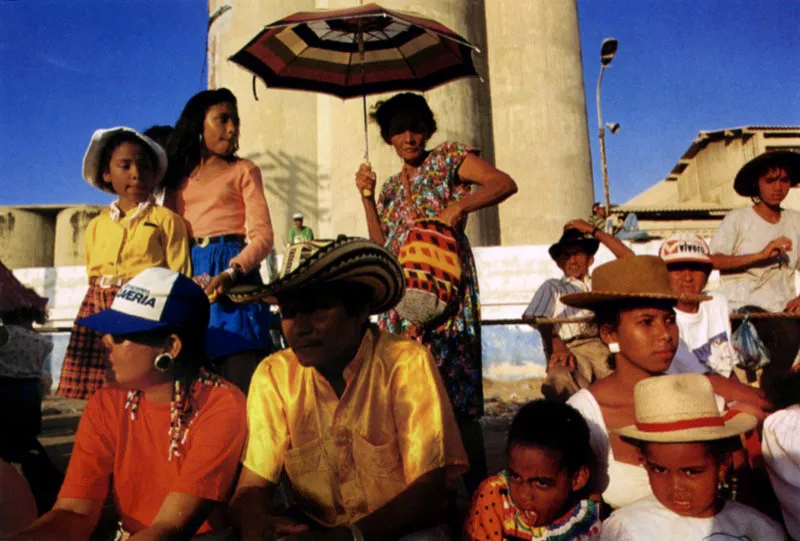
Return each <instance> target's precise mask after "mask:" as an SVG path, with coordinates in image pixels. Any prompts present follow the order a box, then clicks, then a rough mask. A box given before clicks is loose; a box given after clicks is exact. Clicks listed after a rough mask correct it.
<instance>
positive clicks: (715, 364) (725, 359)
mask: <svg viewBox="0 0 800 541" xmlns="http://www.w3.org/2000/svg"><path fill="white" fill-rule="evenodd" d="M658 255H659V257H661V259H662V260H664V262H665V263H666V264H667V269H668V270H669V279H670V284H671V286H672V289H673V291H675V292H676V293H685V294H689V295H698V294H700V293H703V294H706V295H710V296H711V300H710V301H705V302H702V303H693V302H686V301H678V304H677V305H676V306H675V320H676V322H677V324H678V329H679V330H680V344H679V345H678V351H677V353H675V358H674V359H673V360H672V365H671V366H670V367H669V369H668V370H667V372H666V373H667V374H686V373H696V374H705V375H707V376H708V377H709V379H710V380H711V384H712V385H713V386H714V391H715V392H716V393H717V394H718V395H720V396H722V397H723V398H725V400H726V401H727V402H734V401H736V402H746V403H750V404H753V405H755V406H757V407H758V408H759V409H762V410H763V409H765V408H768V407H769V403H768V402H767V401H766V400H765V399H764V398H763V396H762V393H761V392H760V391H758V390H756V389H753V388H752V387H749V386H747V385H744V384H742V383H740V382H739V380H738V379H737V378H736V376H735V374H734V373H733V367H734V365H735V364H736V362H737V361H738V356H737V354H736V351H735V350H734V349H733V346H732V345H731V337H732V336H733V333H732V332H731V322H730V313H729V310H728V301H727V299H726V298H725V296H724V295H723V294H722V293H720V292H706V291H704V290H705V287H706V284H707V283H708V276H709V274H711V270H712V264H711V257H710V250H709V248H708V245H707V244H706V242H705V241H704V240H703V239H701V238H700V237H698V236H697V235H695V234H693V233H686V232H681V233H676V234H675V235H673V236H672V237H670V238H669V239H667V240H666V241H664V243H663V244H662V245H661V248H660V249H659V251H658ZM762 418H763V417H762Z"/></svg>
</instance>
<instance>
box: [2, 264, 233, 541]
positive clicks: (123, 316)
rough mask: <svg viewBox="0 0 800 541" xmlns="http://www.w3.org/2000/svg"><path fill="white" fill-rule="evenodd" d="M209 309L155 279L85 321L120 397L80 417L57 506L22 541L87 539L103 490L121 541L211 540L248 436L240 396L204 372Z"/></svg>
mask: <svg viewBox="0 0 800 541" xmlns="http://www.w3.org/2000/svg"><path fill="white" fill-rule="evenodd" d="M208 313H209V304H208V299H207V297H206V295H205V293H204V292H203V290H202V289H201V288H200V287H198V286H197V285H196V284H195V283H194V282H192V280H191V279H189V278H187V277H185V276H183V275H182V274H179V273H177V272H174V271H171V270H168V269H164V268H150V269H147V270H145V271H143V272H142V273H140V274H139V275H137V276H136V277H134V278H133V279H132V280H131V281H130V282H128V283H127V284H126V285H125V286H123V287H122V289H120V291H119V294H118V295H117V296H116V298H115V299H114V302H113V304H112V305H111V308H110V309H108V310H105V311H103V312H100V313H98V314H94V315H92V316H89V317H87V318H84V319H81V320H80V323H81V324H82V325H86V326H87V327H89V328H92V329H94V330H96V331H98V332H99V333H102V335H103V343H104V344H105V345H106V347H107V348H108V349H109V351H110V354H109V358H110V362H111V366H112V367H113V370H114V374H115V376H116V380H117V383H118V385H119V387H109V388H105V389H101V390H99V391H98V392H96V393H95V394H94V395H93V396H92V398H91V399H90V400H89V402H88V404H87V405H86V408H85V410H84V412H83V417H82V419H81V423H80V426H79V427H78V432H77V435H76V438H75V446H74V449H73V452H72V456H71V458H70V464H69V467H68V468H67V475H66V478H65V480H64V484H63V485H62V487H61V492H60V493H59V498H58V501H57V502H56V505H55V507H54V509H53V511H51V512H50V513H47V514H46V515H45V516H43V517H42V518H40V519H39V520H38V521H37V522H36V523H34V524H33V525H32V526H31V527H30V528H29V529H28V530H26V531H24V532H22V533H20V534H19V535H18V536H15V537H12V539H14V540H18V539H88V538H89V536H90V535H91V534H92V531H93V529H94V528H95V526H96V524H97V522H98V519H99V517H100V513H101V510H102V507H103V505H104V502H105V501H106V499H107V496H108V491H109V487H110V490H111V491H112V492H113V496H114V497H113V500H114V502H115V503H116V505H117V508H118V512H119V516H120V534H119V535H120V536H122V537H118V538H123V539H124V538H125V537H124V536H125V535H128V534H141V535H142V537H146V538H147V539H156V538H157V539H162V538H177V539H188V538H190V537H192V536H193V535H194V534H195V533H204V532H208V531H214V530H216V529H218V527H219V526H220V524H218V523H216V522H215V521H214V520H213V519H212V518H211V517H213V516H215V515H214V514H213V513H212V510H214V509H215V508H220V510H221V508H222V503H223V502H224V501H226V500H227V498H228V496H229V493H230V489H231V487H232V484H233V482H234V479H235V476H236V473H237V470H238V461H239V458H240V456H241V452H242V448H243V446H244V440H245V435H246V418H245V399H244V395H242V393H241V392H240V391H239V390H238V389H237V388H236V387H235V386H234V385H231V384H228V383H227V382H225V381H224V380H223V379H222V378H220V377H218V376H214V375H211V374H209V373H208V372H206V371H205V368H204V367H205V365H207V364H208V363H207V360H206V359H205V354H204V351H205V350H204V335H205V333H206V329H207V326H208Z"/></svg>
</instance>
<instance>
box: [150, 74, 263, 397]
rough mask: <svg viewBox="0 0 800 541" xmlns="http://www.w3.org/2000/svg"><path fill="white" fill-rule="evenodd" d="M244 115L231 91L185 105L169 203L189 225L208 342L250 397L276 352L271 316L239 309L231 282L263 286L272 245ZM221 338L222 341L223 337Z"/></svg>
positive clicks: (174, 139)
mask: <svg viewBox="0 0 800 541" xmlns="http://www.w3.org/2000/svg"><path fill="white" fill-rule="evenodd" d="M238 147H239V113H238V111H237V108H236V97H235V96H234V95H233V94H232V93H231V91H230V90H228V89H225V88H221V89H218V90H206V91H203V92H200V93H199V94H196V95H195V96H193V97H192V98H191V99H190V100H189V101H188V102H187V104H186V107H184V109H183V112H182V113H181V116H180V118H179V119H178V122H177V124H176V125H175V131H174V132H173V133H172V135H170V138H169V140H168V142H167V150H168V154H169V169H168V171H167V177H166V180H165V186H166V187H167V190H168V196H167V198H166V201H165V204H166V205H167V206H169V207H170V208H172V209H173V210H174V211H175V212H177V213H178V214H179V215H181V216H182V217H183V219H184V220H186V224H187V229H188V231H189V236H190V238H191V246H192V268H193V270H194V276H195V281H198V282H199V283H201V285H202V286H203V287H205V290H206V294H207V295H208V296H209V299H210V300H211V301H212V303H213V304H212V305H211V321H210V324H209V327H210V328H211V329H212V333H213V332H214V331H215V330H216V333H217V335H216V336H214V334H211V335H210V336H211V337H212V340H211V342H213V343H216V344H224V350H223V351H213V350H211V351H209V354H210V355H211V356H212V357H222V362H221V371H222V374H223V376H224V377H225V378H226V379H228V380H229V381H232V382H233V383H236V385H238V386H239V387H240V388H241V389H242V391H243V392H245V393H247V389H248V387H249V385H250V377H251V376H252V373H253V370H255V367H256V365H257V364H258V362H259V361H260V360H261V359H262V358H263V357H264V355H265V354H267V353H269V352H270V351H271V350H272V344H271V342H270V339H269V328H270V319H271V316H270V312H269V309H268V307H266V306H265V305H262V304H234V303H233V302H231V301H230V299H228V298H227V297H226V296H225V292H226V291H227V290H228V289H229V288H230V287H231V286H232V285H233V284H259V285H260V284H261V283H262V281H261V276H260V275H259V272H258V269H259V266H260V264H261V261H262V260H263V259H264V258H265V257H266V256H267V255H268V254H269V252H270V251H271V250H272V246H273V234H272V223H271V221H270V217H269V208H268V207H267V200H266V198H265V196H264V186H263V184H262V182H261V171H260V170H259V168H258V166H256V165H255V164H254V163H253V162H251V161H249V160H244V159H241V158H239V157H238V156H236V150H237V149H238ZM220 336H222V337H223V339H221V340H220V339H219V338H220Z"/></svg>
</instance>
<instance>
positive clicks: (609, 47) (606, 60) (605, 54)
mask: <svg viewBox="0 0 800 541" xmlns="http://www.w3.org/2000/svg"><path fill="white" fill-rule="evenodd" d="M615 54H617V40H615V39H614V38H606V39H604V40H603V44H602V45H601V46H600V66H601V67H600V77H598V78H597V126H598V127H599V128H600V134H599V136H600V163H601V164H602V166H603V190H604V192H605V199H606V216H610V215H611V194H610V192H609V188H608V164H607V163H606V127H605V125H604V124H603V113H602V111H601V109H600V85H601V84H602V82H603V74H604V73H605V71H606V68H607V67H608V65H609V64H611V61H612V60H613V59H614V55H615Z"/></svg>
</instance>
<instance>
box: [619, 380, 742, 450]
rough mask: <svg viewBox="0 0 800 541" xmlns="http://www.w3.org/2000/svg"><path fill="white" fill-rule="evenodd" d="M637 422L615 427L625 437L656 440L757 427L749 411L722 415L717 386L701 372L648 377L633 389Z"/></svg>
mask: <svg viewBox="0 0 800 541" xmlns="http://www.w3.org/2000/svg"><path fill="white" fill-rule="evenodd" d="M633 402H634V408H635V414H636V423H635V424H633V425H629V426H625V427H622V428H619V429H615V430H612V432H615V433H617V434H619V435H620V436H622V437H624V438H630V439H634V440H639V441H650V442H656V443H685V442H693V441H713V440H723V439H726V438H730V437H733V436H737V435H739V434H742V433H744V432H747V431H748V430H752V429H753V428H755V426H756V423H757V421H756V418H755V417H753V416H752V415H750V414H747V413H742V412H737V411H735V410H731V411H729V412H727V413H726V414H725V415H722V414H721V413H720V412H719V409H718V408H717V400H716V398H715V396H714V388H713V387H712V386H711V382H710V381H709V380H708V378H707V377H706V376H704V375H702V374H676V375H671V376H656V377H652V378H647V379H644V380H642V381H640V382H639V383H637V384H636V387H634V388H633Z"/></svg>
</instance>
